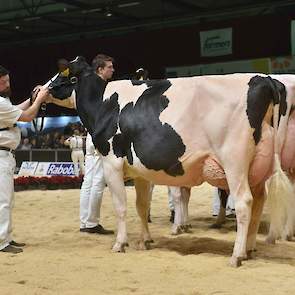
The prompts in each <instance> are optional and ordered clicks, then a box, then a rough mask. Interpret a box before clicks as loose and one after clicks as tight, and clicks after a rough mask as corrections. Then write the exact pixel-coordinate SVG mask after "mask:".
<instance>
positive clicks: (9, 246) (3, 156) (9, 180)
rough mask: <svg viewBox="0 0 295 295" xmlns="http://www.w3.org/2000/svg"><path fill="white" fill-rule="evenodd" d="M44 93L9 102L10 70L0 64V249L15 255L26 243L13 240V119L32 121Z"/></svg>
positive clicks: (16, 138)
mask: <svg viewBox="0 0 295 295" xmlns="http://www.w3.org/2000/svg"><path fill="white" fill-rule="evenodd" d="M47 95H48V91H47V88H44V89H42V90H40V91H39V93H38V94H37V97H36V99H35V101H34V102H33V104H32V105H31V101H30V99H27V100H25V101H24V102H23V103H21V104H19V105H12V104H11V102H10V96H11V90H10V78H9V72H8V71H7V70H6V69H5V68H4V67H2V66H0V187H1V190H0V252H7V253H12V254H17V253H20V252H22V251H23V250H22V249H21V247H23V246H25V244H24V243H17V242H15V241H14V240H13V239H12V216H11V214H12V208H13V203H14V183H13V182H14V179H13V174H14V169H15V158H14V150H15V149H16V147H17V146H18V145H19V143H20V139H21V132H20V129H19V128H18V127H17V126H16V122H17V121H23V122H30V121H32V120H33V119H34V118H35V117H36V116H37V114H38V111H39V108H40V106H41V104H42V103H43V102H44V101H45V100H46V98H47Z"/></svg>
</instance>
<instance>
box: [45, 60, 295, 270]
mask: <svg viewBox="0 0 295 295" xmlns="http://www.w3.org/2000/svg"><path fill="white" fill-rule="evenodd" d="M73 77H75V78H73ZM73 79H74V83H75V84H71V81H72V82H73ZM294 86H295V77H294V76H293V75H280V76H275V77H270V76H265V75H260V74H259V75H257V74H232V75H216V76H202V77H191V78H177V79H168V80H147V81H129V80H121V81H114V82H110V83H109V84H107V86H106V85H105V83H104V82H103V81H102V80H101V79H100V78H99V77H98V76H97V75H96V74H95V73H94V72H93V70H92V68H91V67H90V66H89V65H88V64H87V62H86V61H85V59H84V58H82V57H77V58H76V59H75V60H73V61H72V62H71V63H70V77H68V78H66V77H61V76H60V77H58V78H57V79H56V80H55V81H53V82H52V83H51V85H50V88H51V90H50V91H51V94H52V95H53V96H54V97H56V98H60V99H63V98H64V99H65V98H67V99H75V100H76V105H77V111H78V114H79V116H80V118H81V120H82V122H83V124H84V126H85V127H86V128H87V130H88V131H89V133H90V134H91V136H92V139H93V143H94V144H95V146H96V148H97V149H98V150H99V152H100V153H101V154H102V155H103V165H104V173H105V179H106V181H107V184H108V186H109V189H110V191H111V193H112V196H113V202H114V206H115V209H116V213H117V217H118V234H117V238H116V242H115V244H114V246H113V250H114V251H118V252H119V251H124V246H125V245H126V244H127V228H126V222H125V219H126V191H125V187H124V181H123V180H124V177H126V176H127V177H132V178H134V179H135V187H136V192H137V201H136V205H137V210H138V213H139V216H140V218H141V223H142V238H141V245H142V248H146V247H147V246H148V243H149V241H151V236H150V233H149V229H148V224H147V214H148V207H149V200H148V197H147V196H148V190H149V181H152V182H153V183H155V184H165V185H170V186H184V187H192V186H195V185H199V184H201V183H202V182H204V181H207V182H208V183H210V184H212V185H214V186H218V187H220V188H222V189H227V190H230V192H231V194H232V196H233V197H234V199H235V206H236V215H237V237H236V241H235V246H234V250H233V254H232V257H231V261H230V262H231V265H233V266H238V265H240V264H241V260H242V259H245V258H247V254H248V257H249V256H250V255H251V252H252V251H253V250H254V247H255V243H256V234H257V230H258V226H259V221H260V217H261V213H262V209H263V204H264V199H265V198H264V193H265V190H264V184H265V181H266V180H267V179H268V178H269V176H270V175H271V174H272V171H273V164H274V162H275V163H276V165H275V167H276V171H277V174H276V175H278V179H279V181H278V182H275V184H277V185H280V183H282V182H281V181H280V179H284V180H285V176H284V174H283V173H282V172H281V170H280V161H279V155H280V153H281V150H282V146H283V144H284V139H285V137H286V130H287V126H288V120H289V117H290V113H291V107H292V106H293V105H294V103H295V89H294ZM272 116H274V127H275V128H273V127H272ZM279 122H280V124H279V128H278V123H279ZM277 129H278V130H277ZM287 152H288V153H290V152H291V153H295V151H294V149H293V150H292V151H287ZM274 155H276V156H275V157H274ZM274 159H275V160H274ZM285 183H286V186H287V187H283V188H284V191H281V193H282V192H283V193H284V195H283V196H281V195H279V196H277V197H279V198H284V199H286V200H287V201H286V202H281V204H285V205H287V204H288V206H289V208H284V210H287V211H288V209H290V207H291V206H290V201H291V200H293V191H292V187H291V186H290V185H289V183H288V181H287V182H285ZM276 189H277V187H276V186H274V185H273V186H271V188H270V193H271V192H272V191H276ZM272 199H273V198H272ZM274 200H275V199H274ZM278 204H279V202H278ZM288 206H287V207H288ZM284 210H280V211H279V212H284V213H286V212H287V211H284ZM273 211H274V212H277V210H273ZM289 211H290V210H289ZM291 211H294V210H293V208H292V210H291ZM288 214H289V212H288ZM288 216H292V218H293V216H294V212H293V215H288ZM282 218H285V217H281V216H278V215H277V218H276V220H277V221H278V222H277V223H279V224H280V225H281V226H283V225H282V222H281V221H282ZM290 218H291V217H290ZM280 222H281V223H280ZM292 222H293V219H292ZM277 223H273V226H272V232H271V236H270V239H272V240H273V239H275V238H277V237H278V235H279V233H278V230H279V229H281V228H279V227H277V226H276V224H277ZM288 224H290V222H289V223H288ZM291 231H292V229H290V228H288V230H287V232H288V233H286V234H292V233H291Z"/></svg>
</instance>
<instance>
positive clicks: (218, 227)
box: [209, 223, 222, 229]
mask: <svg viewBox="0 0 295 295" xmlns="http://www.w3.org/2000/svg"><path fill="white" fill-rule="evenodd" d="M221 227H222V225H221V224H220V223H213V224H211V225H210V226H209V228H213V229H221Z"/></svg>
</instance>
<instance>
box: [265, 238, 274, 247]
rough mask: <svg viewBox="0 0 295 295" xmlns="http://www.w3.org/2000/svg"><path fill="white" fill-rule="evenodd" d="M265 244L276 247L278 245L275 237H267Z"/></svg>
mask: <svg viewBox="0 0 295 295" xmlns="http://www.w3.org/2000/svg"><path fill="white" fill-rule="evenodd" d="M265 242H266V243H267V244H271V245H274V244H275V243H276V239H275V238H274V237H273V236H267V238H266V239H265Z"/></svg>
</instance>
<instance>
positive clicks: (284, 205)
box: [266, 92, 295, 243]
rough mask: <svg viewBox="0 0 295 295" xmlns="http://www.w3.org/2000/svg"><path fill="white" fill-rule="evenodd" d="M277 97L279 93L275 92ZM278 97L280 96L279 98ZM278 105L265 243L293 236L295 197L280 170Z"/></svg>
mask: <svg viewBox="0 0 295 295" xmlns="http://www.w3.org/2000/svg"><path fill="white" fill-rule="evenodd" d="M277 93H278V95H279V92H277ZM279 97H280V96H279ZM279 105H280V104H279V103H276V104H275V105H274V111H273V124H274V151H275V155H274V168H273V175H272V176H271V178H270V179H269V181H268V194H267V202H268V208H269V212H270V228H269V234H268V237H267V239H266V240H267V242H269V243H275V240H276V239H279V238H282V239H290V238H291V237H292V236H293V235H294V225H295V197H294V189H293V186H292V184H291V182H290V180H289V178H288V177H287V175H286V174H285V172H284V171H283V170H282V168H281V162H280V151H279V142H278V123H279Z"/></svg>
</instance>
